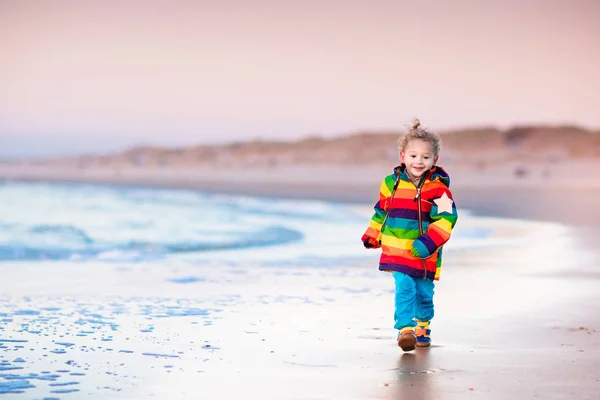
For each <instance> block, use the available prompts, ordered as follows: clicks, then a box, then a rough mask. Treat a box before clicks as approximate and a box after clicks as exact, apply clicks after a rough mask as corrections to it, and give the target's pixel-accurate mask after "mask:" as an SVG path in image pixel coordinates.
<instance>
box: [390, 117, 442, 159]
mask: <svg viewBox="0 0 600 400" xmlns="http://www.w3.org/2000/svg"><path fill="white" fill-rule="evenodd" d="M414 139H421V140H424V141H426V142H429V143H431V147H432V149H433V153H434V155H436V156H437V155H439V154H440V152H441V151H442V138H441V137H440V135H439V134H437V133H435V132H431V131H428V130H425V129H423V128H421V121H419V120H418V119H417V118H415V119H414V120H413V123H412V126H411V127H410V129H409V130H408V131H406V133H404V134H403V135H402V136H401V137H400V139H398V147H399V148H400V151H404V150H405V149H406V146H407V145H408V142H410V141H411V140H414Z"/></svg>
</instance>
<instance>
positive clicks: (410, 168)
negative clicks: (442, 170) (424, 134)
mask: <svg viewBox="0 0 600 400" xmlns="http://www.w3.org/2000/svg"><path fill="white" fill-rule="evenodd" d="M437 159H438V157H437V156H436V155H435V154H433V146H432V145H431V143H429V142H426V141H425V140H421V139H413V140H411V141H410V142H408V144H407V145H406V148H405V149H404V151H401V152H400V161H402V162H403V163H404V164H405V165H406V171H407V172H408V175H409V176H410V177H411V178H420V177H421V176H422V175H423V174H424V173H425V172H427V171H429V170H430V169H431V167H433V164H435V163H436V162H437Z"/></svg>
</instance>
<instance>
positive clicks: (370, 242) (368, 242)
mask: <svg viewBox="0 0 600 400" xmlns="http://www.w3.org/2000/svg"><path fill="white" fill-rule="evenodd" d="M363 245H364V246H365V248H366V249H376V248H378V247H381V245H380V244H379V242H378V241H377V240H375V239H373V238H367V239H365V241H364V242H363Z"/></svg>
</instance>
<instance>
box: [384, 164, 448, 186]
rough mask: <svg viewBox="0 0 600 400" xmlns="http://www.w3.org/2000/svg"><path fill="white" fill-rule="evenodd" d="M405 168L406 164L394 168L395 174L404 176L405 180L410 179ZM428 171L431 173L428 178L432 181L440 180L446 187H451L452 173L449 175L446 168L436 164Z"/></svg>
mask: <svg viewBox="0 0 600 400" xmlns="http://www.w3.org/2000/svg"><path fill="white" fill-rule="evenodd" d="M405 170H406V165H404V164H400V165H398V166H397V167H395V168H394V175H395V176H396V177H398V176H400V178H404V179H405V180H410V179H409V178H408V175H407V174H406V172H405ZM427 173H428V174H429V176H428V179H429V180H430V181H435V180H439V181H440V182H442V183H443V184H444V185H446V187H448V188H450V175H448V173H447V172H446V171H445V170H444V168H442V167H440V166H437V165H434V166H433V167H431V169H430V170H429V171H428V172H427Z"/></svg>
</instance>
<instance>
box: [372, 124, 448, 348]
mask: <svg viewBox="0 0 600 400" xmlns="http://www.w3.org/2000/svg"><path fill="white" fill-rule="evenodd" d="M398 144H399V147H400V161H401V162H402V164H401V165H400V166H398V167H396V168H394V173H393V174H391V175H388V176H387V177H385V179H384V180H383V183H382V184H381V189H380V192H379V201H378V202H377V203H376V204H375V214H374V215H373V217H372V218H371V222H370V224H369V228H368V229H367V231H366V232H365V234H364V235H363V236H362V241H363V244H364V246H365V247H366V248H381V249H382V254H381V259H380V261H379V269H380V270H381V271H390V272H392V275H393V276H394V280H395V283H396V294H395V310H394V321H395V324H394V328H396V329H398V330H399V332H398V345H399V346H400V347H401V348H402V350H403V351H411V350H414V349H415V347H429V346H430V344H431V339H430V337H429V334H430V330H429V322H430V321H431V319H432V318H433V314H434V311H433V289H434V280H438V279H439V276H440V269H441V264H442V246H443V245H444V243H446V242H447V241H448V239H450V233H451V232H452V228H453V227H454V225H455V224H456V219H457V218H458V214H457V213H456V206H455V204H454V201H453V199H452V193H451V192H450V189H449V185H450V177H449V176H448V174H447V173H446V171H444V170H443V169H442V168H441V167H438V166H436V165H435V164H436V163H437V160H438V157H439V154H440V150H441V147H442V144H441V139H440V137H439V135H438V134H436V133H433V132H429V131H426V130H425V129H422V128H420V122H419V120H415V121H414V122H413V125H412V128H411V129H409V130H408V132H406V133H405V134H404V135H403V136H402V137H401V138H400V140H399V141H398ZM415 327H416V329H415Z"/></svg>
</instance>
